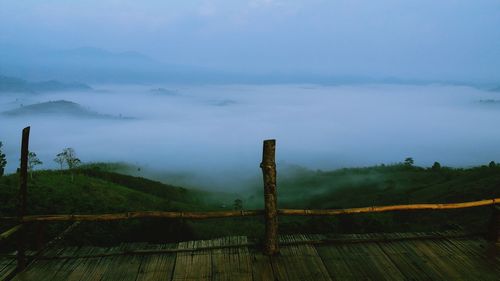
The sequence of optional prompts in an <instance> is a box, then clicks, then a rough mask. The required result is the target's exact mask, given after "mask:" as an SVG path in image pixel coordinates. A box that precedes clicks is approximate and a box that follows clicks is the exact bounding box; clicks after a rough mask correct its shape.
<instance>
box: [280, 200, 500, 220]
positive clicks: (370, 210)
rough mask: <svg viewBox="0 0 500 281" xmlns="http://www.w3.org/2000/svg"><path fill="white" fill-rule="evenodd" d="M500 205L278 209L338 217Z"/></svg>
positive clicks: (485, 202) (490, 202)
mask: <svg viewBox="0 0 500 281" xmlns="http://www.w3.org/2000/svg"><path fill="white" fill-rule="evenodd" d="M499 203H500V198H495V199H486V200H480V201H472V202H462V203H445V204H408V205H392V206H373V207H362V208H349V209H333V210H328V209H324V210H299V209H278V214H279V215H282V216H336V215H348V214H361V213H381V212H391V211H412V210H447V209H463V208H472V207H480V206H489V205H495V204H499Z"/></svg>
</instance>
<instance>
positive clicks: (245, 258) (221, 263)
mask: <svg viewBox="0 0 500 281" xmlns="http://www.w3.org/2000/svg"><path fill="white" fill-rule="evenodd" d="M212 243H214V244H213V245H217V246H225V245H245V246H243V247H234V248H224V249H216V250H212V252H211V255H212V280H217V281H231V280H241V281H251V280H252V268H251V266H252V264H251V258H250V252H249V251H248V247H247V246H246V244H247V243H248V240H247V237H246V236H234V237H225V238H220V239H215V240H213V241H212Z"/></svg>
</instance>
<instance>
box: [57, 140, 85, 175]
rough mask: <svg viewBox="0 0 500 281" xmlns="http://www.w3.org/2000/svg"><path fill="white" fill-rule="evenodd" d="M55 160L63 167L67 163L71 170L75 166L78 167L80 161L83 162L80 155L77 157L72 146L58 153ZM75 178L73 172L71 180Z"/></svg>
mask: <svg viewBox="0 0 500 281" xmlns="http://www.w3.org/2000/svg"><path fill="white" fill-rule="evenodd" d="M54 161H55V162H56V163H58V164H59V165H60V167H61V169H62V168H63V164H64V163H66V165H67V166H68V169H70V170H73V169H74V168H76V167H78V165H80V163H81V162H82V161H80V159H79V158H78V157H76V153H75V150H74V149H73V148H71V147H67V148H65V149H63V151H62V152H61V153H59V154H57V155H56V158H55V159H54ZM73 179H74V174H73V172H72V173H71V181H73Z"/></svg>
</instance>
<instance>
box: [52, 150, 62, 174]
mask: <svg viewBox="0 0 500 281" xmlns="http://www.w3.org/2000/svg"><path fill="white" fill-rule="evenodd" d="M54 162H56V163H57V164H59V168H60V169H61V170H62V168H63V164H64V154H63V153H62V152H61V153H58V154H57V155H56V158H54Z"/></svg>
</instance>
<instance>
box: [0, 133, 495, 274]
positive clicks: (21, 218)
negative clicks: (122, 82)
mask: <svg viewBox="0 0 500 281" xmlns="http://www.w3.org/2000/svg"><path fill="white" fill-rule="evenodd" d="M29 130H30V128H29V127H27V128H25V129H24V130H23V134H22V146H21V171H20V177H21V179H20V191H19V210H18V216H17V217H1V218H0V220H2V221H12V222H17V223H18V224H17V225H15V226H14V227H12V228H11V229H9V230H7V231H6V232H4V233H2V234H0V242H1V241H2V240H5V239H7V238H9V237H11V236H13V235H14V234H15V233H17V234H18V235H17V237H18V243H17V248H18V249H17V260H18V267H17V270H18V271H19V270H23V269H24V267H25V266H26V263H27V261H26V256H25V254H24V252H25V247H26V246H25V245H26V241H25V231H24V230H23V229H24V226H25V225H26V224H29V223H34V222H38V223H44V222H70V221H73V222H80V221H116V220H128V219H141V218H182V219H193V220H203V219H212V218H231V217H248V216H264V218H265V239H264V249H263V251H264V253H265V254H267V255H275V254H277V253H278V252H279V245H278V216H336V215H344V214H360V213H376V212H390V211H410V210H447V209H461V208H471V207H479V206H488V205H491V206H493V212H492V217H491V221H490V225H489V230H488V237H489V238H490V239H491V240H492V241H494V242H498V239H499V233H500V207H499V204H500V198H494V199H486V200H480V201H473V202H462V203H445V204H409V205H393V206H373V207H363V208H350V209H330V210H323V209H322V210H299V209H278V208H277V192H276V163H275V150H276V141H275V140H265V141H264V145H263V153H262V155H263V156H262V163H261V164H260V167H261V169H262V174H263V180H264V203H265V205H264V206H265V208H264V210H241V211H215V212H163V211H141V212H126V213H115V214H95V215H36V216H28V215H26V199H27V194H28V192H27V181H28V177H27V160H28V139H29ZM75 226H76V224H73V225H71V226H70V227H69V228H68V229H67V230H66V231H65V232H63V235H59V236H58V237H57V239H63V236H64V235H65V234H67V233H68V232H69V231H71V230H72V229H73V228H74V227H75Z"/></svg>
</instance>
